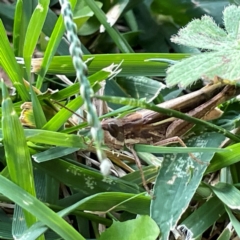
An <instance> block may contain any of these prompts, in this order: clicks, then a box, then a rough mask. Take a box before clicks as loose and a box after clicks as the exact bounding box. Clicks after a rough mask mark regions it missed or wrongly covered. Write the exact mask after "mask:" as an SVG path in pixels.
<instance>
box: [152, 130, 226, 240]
mask: <svg viewBox="0 0 240 240" xmlns="http://www.w3.org/2000/svg"><path fill="white" fill-rule="evenodd" d="M213 139H214V140H213ZM223 139H224V137H223V136H222V135H219V134H217V133H209V134H206V133H205V134H202V135H201V136H197V137H194V138H190V139H189V140H188V141H186V142H185V143H186V145H187V146H196V144H198V146H201V147H203V148H204V147H210V146H211V147H218V146H219V145H220V144H221V142H222V141H223ZM194 156H195V157H196V158H197V159H199V160H201V161H202V162H204V163H203V164H199V163H197V162H196V161H194V160H193V159H192V158H191V157H189V156H188V155H184V154H177V155H175V156H172V155H168V156H165V158H164V161H163V164H162V167H161V169H160V171H159V174H158V176H157V179H156V183H155V186H154V193H153V194H154V196H155V199H153V200H152V201H151V217H152V218H153V219H154V220H155V221H156V223H157V224H158V226H159V228H160V230H161V234H162V238H163V239H166V240H167V239H168V238H169V234H170V231H171V230H172V229H174V228H175V227H176V224H177V221H178V220H179V219H180V217H181V216H182V214H183V213H184V211H185V210H186V209H187V207H188V204H189V203H190V201H191V199H192V197H193V195H194V193H195V191H196V189H197V188H198V186H199V184H200V182H201V180H202V177H203V175H204V172H205V170H206V168H207V165H208V163H209V162H210V160H211V158H212V157H213V153H212V154H211V153H201V154H200V153H198V154H196V153H195V154H194ZM166 212H167V214H166Z"/></svg>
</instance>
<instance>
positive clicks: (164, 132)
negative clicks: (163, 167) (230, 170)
mask: <svg viewBox="0 0 240 240" xmlns="http://www.w3.org/2000/svg"><path fill="white" fill-rule="evenodd" d="M239 93H240V90H239V89H237V88H236V87H235V86H233V85H223V84H222V83H217V84H213V85H208V86H206V87H204V88H202V89H200V90H198V91H195V92H193V93H190V94H187V95H184V96H181V97H178V98H176V99H172V100H169V101H166V102H164V103H160V104H158V105H157V106H159V107H162V108H170V109H174V110H178V111H181V112H183V113H186V114H188V115H190V116H192V117H196V118H199V119H204V118H206V117H207V115H208V114H209V113H211V112H212V111H213V110H214V109H215V108H216V107H217V106H218V105H219V104H221V103H223V102H225V101H227V100H229V99H231V98H232V97H234V96H236V95H237V94H239ZM193 125H194V124H192V123H189V122H186V121H184V120H181V119H176V118H172V117H168V116H166V115H164V114H160V113H157V112H153V111H151V110H140V111H137V112H135V113H131V114H129V115H127V116H125V117H123V118H120V119H116V118H114V119H106V120H103V121H102V128H103V130H105V132H106V133H105V144H106V145H107V146H109V147H110V148H114V149H121V148H123V146H124V145H125V146H127V147H128V148H129V149H130V150H131V151H132V153H133V155H134V158H135V160H136V162H137V165H138V167H139V170H140V173H141V176H142V181H143V185H144V187H145V189H146V190H148V187H147V184H146V182H145V179H144V175H143V173H142V170H141V165H140V161H139V159H138V157H137V155H136V153H134V151H133V147H132V146H133V145H134V144H137V143H142V144H152V145H167V144H170V143H173V142H179V143H180V144H181V145H182V146H185V147H186V145H185V144H184V142H183V141H182V140H181V137H182V136H183V135H184V134H185V133H186V132H188V131H189V130H190V129H191V128H192V127H193ZM191 156H192V155H191ZM192 158H194V159H195V160H197V159H196V158H195V157H194V156H193V157H192Z"/></svg>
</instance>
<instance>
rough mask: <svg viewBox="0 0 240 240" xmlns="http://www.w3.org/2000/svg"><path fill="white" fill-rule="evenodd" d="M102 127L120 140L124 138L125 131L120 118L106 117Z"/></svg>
mask: <svg viewBox="0 0 240 240" xmlns="http://www.w3.org/2000/svg"><path fill="white" fill-rule="evenodd" d="M102 129H103V130H105V131H108V132H109V133H110V134H111V136H112V137H113V138H115V139H117V140H119V141H121V140H123V139H124V137H123V135H124V132H123V129H122V124H121V121H120V120H119V119H111V118H110V119H106V120H103V121H102Z"/></svg>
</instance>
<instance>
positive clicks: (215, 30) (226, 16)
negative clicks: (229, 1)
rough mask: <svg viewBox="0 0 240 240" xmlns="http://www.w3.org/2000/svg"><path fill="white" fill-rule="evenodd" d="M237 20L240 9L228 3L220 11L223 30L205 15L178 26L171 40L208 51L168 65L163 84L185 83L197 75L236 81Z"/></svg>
mask: <svg viewBox="0 0 240 240" xmlns="http://www.w3.org/2000/svg"><path fill="white" fill-rule="evenodd" d="M239 20H240V8H239V7H236V6H229V7H227V8H225V10H224V12H223V22H224V26H225V30H223V29H222V28H220V27H218V26H217V24H216V23H215V22H214V21H213V19H212V18H211V17H209V16H203V17H202V18H201V19H195V20H193V21H192V22H190V23H189V24H188V25H187V26H186V27H185V28H183V29H181V30H180V31H179V33H178V35H176V36H174V37H172V39H171V40H172V41H173V42H175V43H177V44H182V45H186V46H190V47H196V48H200V49H204V50H207V51H208V52H205V53H202V54H201V55H200V56H198V55H196V56H192V57H190V58H188V59H185V60H182V61H181V62H179V63H176V64H174V65H173V66H171V67H170V68H169V69H168V72H167V73H168V75H167V78H166V82H167V84H168V85H169V86H174V85H176V84H178V83H180V84H181V85H182V86H188V85H190V84H193V83H194V82H195V81H196V80H197V79H199V78H203V79H207V80H214V77H215V76H218V77H220V78H222V79H224V80H226V81H229V82H233V83H235V82H236V81H238V80H239V78H240V72H239V70H238V68H237V67H236V66H237V65H238V62H239ZM182 79H184V80H182Z"/></svg>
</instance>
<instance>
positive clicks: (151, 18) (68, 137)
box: [0, 0, 240, 240]
mask: <svg viewBox="0 0 240 240" xmlns="http://www.w3.org/2000/svg"><path fill="white" fill-rule="evenodd" d="M59 2H60V4H59V3H58V1H57V0H51V1H49V0H41V1H22V0H17V1H15V3H14V4H5V3H0V18H1V21H0V66H1V68H2V69H0V74H1V75H0V77H1V78H3V81H2V82H1V89H2V90H1V108H0V115H1V121H0V126H1V128H0V140H1V143H2V145H1V146H0V223H1V224H0V238H1V239H30V240H32V239H74V240H75V239H101V240H104V239H106V240H107V239H149V240H151V239H153V240H155V239H158V238H160V237H161V239H166V240H167V239H169V236H170V234H171V231H172V232H173V233H174V234H177V235H180V233H179V232H184V233H185V235H187V237H189V238H191V237H192V238H197V237H198V238H199V239H200V238H202V237H205V238H213V236H212V232H211V231H209V230H208V229H209V228H212V227H215V228H217V231H216V232H219V236H218V239H226V238H228V239H229V238H233V237H235V236H236V235H238V236H239V235H240V230H239V229H240V228H239V221H238V210H239V194H240V192H239V190H238V188H239V182H240V174H239V143H238V142H239V140H240V138H239V136H238V134H236V133H234V132H230V131H231V130H232V129H234V128H238V127H239V119H240V114H239V110H238V109H239V101H238V100H232V101H228V102H227V103H224V104H223V105H221V106H220V107H221V109H222V110H223V112H224V113H223V115H222V116H221V117H220V118H219V119H217V120H214V121H212V122H209V121H205V120H202V119H198V118H193V117H191V116H189V115H188V114H184V113H182V112H179V111H176V110H171V109H166V108H164V107H159V106H156V104H158V103H161V102H162V101H166V100H169V99H174V98H177V97H179V96H181V95H184V94H185V90H183V89H182V88H178V87H174V88H168V87H167V86H174V85H177V84H180V85H181V86H188V85H193V83H195V81H196V80H198V79H199V78H204V79H205V80H212V79H213V78H214V77H216V76H218V77H221V78H223V79H224V81H225V82H227V83H231V84H232V83H235V81H237V80H238V78H239V72H240V71H239V70H238V62H239V60H238V59H239V56H238V55H239V46H238V45H239V43H238V35H239V21H240V8H239V7H237V6H235V5H232V6H229V7H226V6H227V5H228V4H229V1H227V0H226V1H214V2H213V1H199V2H198V5H196V4H197V3H195V2H194V1H191V0H187V1H182V0H178V1H172V0H169V1H160V0H153V1H138V0H132V1H127V0H121V1H120V0H119V1H118V0H114V1H107V0H103V1H93V0H69V1H66V0H65V1H63V0H61V1H59ZM230 2H233V1H230ZM234 3H235V4H238V1H234ZM69 4H70V5H71V8H72V11H71V10H70V5H69ZM224 7H226V8H225V9H224ZM223 10H224V11H223ZM61 11H62V14H60V12H61ZM222 11H223V17H222ZM204 14H208V16H203V15H204ZM222 18H223V23H224V28H222V27H221V25H220V24H222ZM192 19H194V20H192ZM73 22H74V23H73ZM215 22H216V23H215ZM75 24H76V25H75ZM186 24H187V26H186V27H184V25H186ZM65 31H66V33H67V37H68V39H67V38H66V36H65V34H64V33H65ZM9 33H10V34H9ZM171 40H172V41H171ZM80 41H81V42H80ZM202 50H204V52H203V53H201V51H202ZM192 54H195V55H193V56H192ZM39 55H40V56H42V58H37V56H39ZM149 59H154V60H156V59H157V60H160V62H155V61H149ZM172 63H175V64H174V65H172V66H170V67H169V64H172ZM168 67H169V69H168V70H167V68H168ZM166 70H167V71H168V74H167V75H166ZM3 71H4V72H5V73H6V74H2V72H3ZM63 75H64V76H63ZM153 77H154V78H153ZM165 78H166V83H167V86H166V84H165V82H164V80H165ZM226 80H228V81H226ZM6 85H7V86H6ZM194 87H195V89H198V88H201V87H202V85H201V83H199V85H198V83H197V84H196V85H195V86H194ZM13 88H14V89H15V90H16V93H14V91H13ZM188 91H193V89H188ZM93 96H94V102H93V101H92V100H93ZM200 97H201V98H202V97H203V98H204V96H199V98H200ZM100 99H101V100H100ZM102 100H104V101H105V103H108V107H110V108H109V109H110V110H111V111H110V112H108V113H107V112H105V111H104V110H105V106H102V105H101V103H103V101H102ZM93 103H94V104H96V110H97V112H98V115H99V117H97V116H96V111H95V109H94V107H92V105H91V104H93ZM189 104H190V105H191V99H190V100H189ZM142 108H143V109H149V110H152V111H154V112H158V113H159V114H163V115H164V116H169V117H171V118H173V117H174V118H180V119H183V120H185V121H188V122H191V123H193V124H195V125H196V126H195V127H194V128H193V129H191V130H189V132H188V133H187V134H186V136H183V137H184V142H185V143H186V145H187V148H182V147H179V146H177V145H172V146H171V147H161V146H154V145H153V144H135V145H134V149H135V151H136V153H137V155H138V156H139V158H140V159H141V160H142V161H141V163H142V168H143V169H142V170H143V174H144V176H145V179H146V182H147V183H148V186H149V187H150V188H151V196H149V195H148V194H147V192H146V191H145V189H144V187H143V182H142V176H141V172H140V171H139V169H138V168H137V167H136V163H135V160H134V157H133V155H132V154H131V153H130V152H129V151H128V149H127V148H125V149H124V151H123V150H121V151H118V150H114V151H112V149H110V148H108V147H107V146H105V145H100V143H102V139H101V137H102V129H101V128H100V121H101V120H102V119H106V118H110V117H114V118H116V119H118V118H122V117H124V116H126V115H128V114H129V113H133V112H135V111H136V110H139V109H142ZM102 110H103V111H102ZM188 111H189V110H187V112H188ZM89 113H90V114H89ZM134 120H136V121H137V120H139V118H137V119H134ZM170 120H172V119H170ZM163 121H166V122H168V121H169V119H166V118H165V117H164V119H163ZM158 123H159V122H158ZM158 123H153V124H152V127H153V128H154V126H155V125H154V124H158ZM161 123H162V122H161ZM129 126H130V127H131V125H130V124H129ZM120 127H121V126H120ZM166 128H167V127H166ZM129 129H130V130H131V128H129ZM138 130H139V131H140V130H141V129H137V130H136V132H137V131H138ZM151 130H152V129H150V130H149V131H151ZM91 133H92V134H91ZM116 133H117V132H116ZM130 133H131V134H133V135H134V133H135V132H130ZM157 134H159V133H157ZM160 134H162V133H160ZM163 134H164V132H163ZM225 137H228V138H229V139H231V140H232V145H230V146H228V147H226V148H221V147H220V146H221V143H222V141H223V140H224V139H225ZM96 139H97V140H96ZM189 152H191V153H193V155H194V157H195V158H197V159H198V160H201V162H202V163H204V164H200V163H199V162H197V161H194V160H193V157H190V156H189V154H188V153H189ZM96 153H98V155H101V156H102V157H100V158H103V159H106V161H107V163H108V162H109V160H110V161H111V162H112V163H111V165H110V167H111V169H110V171H111V172H110V174H109V175H107V176H103V174H102V172H104V171H101V170H102V169H104V168H106V165H104V164H103V165H101V164H100V162H99V161H98V158H97V157H96V156H95V155H96ZM105 155H106V158H105ZM103 162H104V161H103ZM104 163H106V162H104ZM107 168H109V166H107ZM216 174H219V180H218V183H217V184H215V185H213V183H215V182H212V180H211V179H212V176H215V175H216ZM214 181H215V180H214ZM193 204H194V206H195V207H194V209H193V208H192V207H191V206H193ZM13 206H14V210H12V209H11V208H12V207H13ZM63 218H64V219H63ZM216 223H217V224H216ZM105 227H106V228H107V229H104V228H105ZM100 228H101V229H103V233H102V234H101V233H100V230H99V229H100ZM176 229H177V230H176ZM203 234H204V236H202V235H203ZM176 237H178V236H176ZM214 237H215V236H214Z"/></svg>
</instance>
